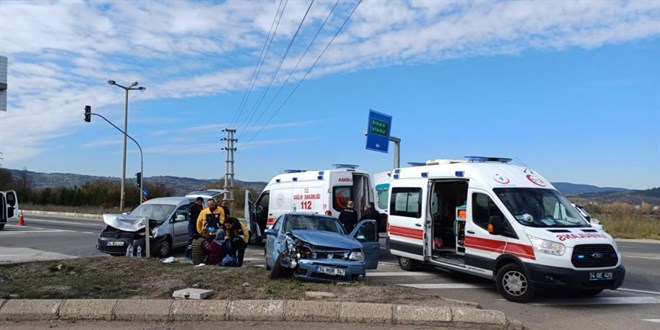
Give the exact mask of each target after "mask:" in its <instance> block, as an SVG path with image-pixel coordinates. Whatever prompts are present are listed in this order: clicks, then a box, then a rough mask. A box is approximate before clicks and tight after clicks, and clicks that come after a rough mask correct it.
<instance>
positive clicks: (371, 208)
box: [360, 202, 380, 222]
mask: <svg viewBox="0 0 660 330" xmlns="http://www.w3.org/2000/svg"><path fill="white" fill-rule="evenodd" d="M365 219H374V220H376V222H380V213H378V211H376V206H375V205H374V203H373V202H369V203H367V207H366V208H365V209H364V212H362V216H361V217H360V220H365Z"/></svg>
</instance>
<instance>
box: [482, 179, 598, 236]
mask: <svg viewBox="0 0 660 330" xmlns="http://www.w3.org/2000/svg"><path fill="white" fill-rule="evenodd" d="M494 190H495V194H497V197H499V198H500V200H501V201H502V203H504V206H506V208H507V209H508V210H509V212H511V214H512V215H513V216H514V218H516V220H517V221H518V222H519V223H521V224H523V225H525V226H530V227H588V226H589V224H588V223H587V222H586V221H585V220H584V218H582V217H581V216H580V215H579V214H578V211H577V210H576V209H575V208H573V206H572V205H571V203H570V202H569V201H568V200H566V198H564V196H562V195H561V194H560V193H559V192H558V191H556V190H554V189H537V188H495V189H494Z"/></svg>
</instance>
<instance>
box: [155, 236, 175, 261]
mask: <svg viewBox="0 0 660 330" xmlns="http://www.w3.org/2000/svg"><path fill="white" fill-rule="evenodd" d="M171 252H172V242H171V241H170V238H169V237H163V238H161V239H159V240H158V242H157V243H156V255H157V256H158V257H160V258H165V257H167V256H168V255H170V253H171Z"/></svg>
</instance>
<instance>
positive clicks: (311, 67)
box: [240, 0, 362, 148]
mask: <svg viewBox="0 0 660 330" xmlns="http://www.w3.org/2000/svg"><path fill="white" fill-rule="evenodd" d="M361 3H362V0H360V1H358V3H357V5H355V8H353V11H351V13H350V14H349V15H348V17H347V18H346V20H345V21H344V23H343V24H342V25H341V26H340V27H339V29H338V30H337V32H336V33H335V35H334V36H333V37H332V39H330V42H328V45H327V46H325V48H324V49H323V51H322V52H321V54H319V56H318V57H317V58H316V61H314V63H313V64H312V65H311V66H310V67H309V69H308V70H307V72H305V75H304V76H303V78H302V79H301V80H300V81H299V82H298V84H296V87H294V88H293V90H292V91H291V93H289V95H288V96H287V97H286V99H285V100H284V102H282V104H281V105H280V106H279V107H278V108H277V110H276V111H275V113H273V115H272V116H270V118H269V119H268V121H267V122H266V123H265V124H264V125H263V126H261V128H259V130H258V131H257V133H256V134H255V135H254V136H252V138H250V139H249V140H248V141H247V142H245V144H242V145H241V146H240V147H241V148H245V146H247V145H248V144H249V143H250V142H252V140H254V138H255V137H257V136H258V135H259V133H261V131H262V130H263V129H264V127H266V126H267V125H268V124H270V122H271V120H273V118H274V117H275V116H276V115H277V114H278V113H279V112H280V110H282V108H283V107H284V105H285V104H286V103H287V102H288V101H289V99H290V98H291V96H292V95H293V93H295V91H296V90H297V89H298V87H300V84H302V82H303V81H305V78H307V76H308V75H309V73H310V72H311V71H312V69H314V67H315V66H316V63H318V61H319V60H320V59H321V57H322V56H323V54H325V52H326V51H327V50H328V48H329V47H330V45H331V44H332V42H333V41H334V40H335V38H337V35H339V33H340V32H341V30H342V29H343V28H344V26H346V23H348V21H349V20H350V18H351V16H353V13H355V11H356V10H357V8H358V7H359V6H360V4H361Z"/></svg>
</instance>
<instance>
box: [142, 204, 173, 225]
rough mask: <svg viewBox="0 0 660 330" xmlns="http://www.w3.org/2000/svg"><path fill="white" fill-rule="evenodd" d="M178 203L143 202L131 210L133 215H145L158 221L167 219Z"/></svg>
mask: <svg viewBox="0 0 660 330" xmlns="http://www.w3.org/2000/svg"><path fill="white" fill-rule="evenodd" d="M175 207H176V205H161V204H141V205H140V206H138V207H137V208H135V210H133V211H132V212H131V216H134V217H145V218H147V219H151V220H156V221H158V222H162V221H165V220H166V219H167V216H168V215H170V214H171V213H172V211H174V208H175Z"/></svg>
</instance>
